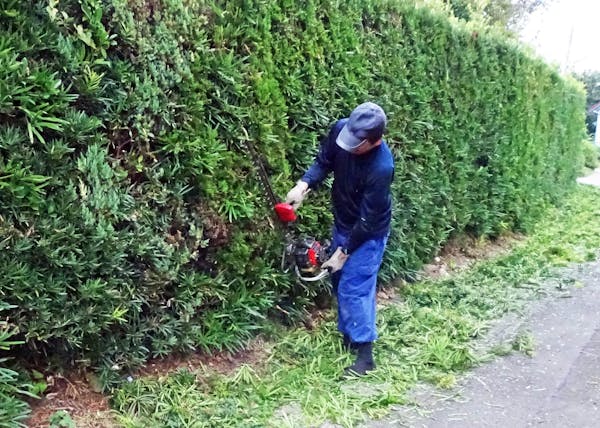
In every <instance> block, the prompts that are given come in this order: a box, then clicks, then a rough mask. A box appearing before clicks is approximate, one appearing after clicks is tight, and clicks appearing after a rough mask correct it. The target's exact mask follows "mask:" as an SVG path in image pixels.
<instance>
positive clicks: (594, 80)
mask: <svg viewBox="0 0 600 428" xmlns="http://www.w3.org/2000/svg"><path fill="white" fill-rule="evenodd" d="M575 77H576V78H577V79H578V80H580V81H581V82H583V84H584V85H585V92H586V101H585V108H586V115H585V124H586V125H587V130H588V132H589V133H590V134H592V135H593V134H594V133H595V132H596V123H597V120H598V117H597V115H596V114H595V113H592V112H590V111H588V110H589V108H590V107H591V106H593V105H594V104H596V103H598V102H600V71H586V72H584V73H582V74H579V75H576V76H575Z"/></svg>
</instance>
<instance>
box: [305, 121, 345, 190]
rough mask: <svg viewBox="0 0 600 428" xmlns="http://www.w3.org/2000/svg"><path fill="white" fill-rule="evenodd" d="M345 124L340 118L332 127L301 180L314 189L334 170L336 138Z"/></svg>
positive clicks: (336, 148)
mask: <svg viewBox="0 0 600 428" xmlns="http://www.w3.org/2000/svg"><path fill="white" fill-rule="evenodd" d="M344 124H345V121H343V120H339V121H337V122H336V123H335V125H333V126H332V127H331V130H330V131H329V134H328V135H327V137H326V138H325V139H324V140H323V141H322V142H321V147H320V149H319V153H318V154H317V157H316V158H315V161H314V162H313V164H312V165H311V166H310V168H308V170H307V171H306V173H305V174H304V175H303V176H302V178H301V179H300V181H304V182H305V183H307V184H308V187H309V188H311V189H314V188H315V187H317V186H318V185H319V184H321V182H323V180H324V179H325V177H327V175H328V174H329V173H330V172H331V171H332V170H333V162H334V161H335V154H336V151H337V150H338V146H337V144H336V142H335V140H336V138H337V136H338V134H339V133H340V131H341V129H342V128H343V127H344Z"/></svg>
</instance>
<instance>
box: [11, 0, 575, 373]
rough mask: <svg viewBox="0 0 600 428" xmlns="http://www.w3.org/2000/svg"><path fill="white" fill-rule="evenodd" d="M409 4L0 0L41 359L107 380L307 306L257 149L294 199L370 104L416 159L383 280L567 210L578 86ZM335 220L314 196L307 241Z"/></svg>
mask: <svg viewBox="0 0 600 428" xmlns="http://www.w3.org/2000/svg"><path fill="white" fill-rule="evenodd" d="M403 3H405V2H400V1H391V0H389V1H381V0H360V1H359V0H344V1H330V0H327V1H325V0H305V1H297V0H281V1H251V0H228V1H222V0H206V1H204V0H185V1H175V0H60V1H59V0H45V1H41V0H32V1H27V2H23V1H20V0H0V19H1V22H2V25H1V26H0V74H1V76H0V248H1V252H0V272H1V275H0V297H1V299H2V300H4V301H5V303H7V304H10V305H13V306H14V308H13V309H11V310H9V311H8V314H9V320H10V322H11V323H12V324H14V325H17V326H19V330H20V335H19V339H22V340H25V341H26V344H27V349H28V350H30V351H33V355H38V356H45V357H47V358H49V359H50V361H56V362H57V363H59V364H65V363H68V362H75V361H77V362H79V363H82V362H83V364H90V365H93V366H96V367H102V368H104V369H105V370H104V372H105V374H108V373H110V372H111V371H114V370H115V369H116V370H118V369H122V368H124V367H127V366H130V365H135V364H140V363H142V362H143V361H145V360H146V359H148V358H149V357H153V356H160V355H165V354H168V353H171V352H174V351H185V350H191V349H205V350H212V349H219V348H226V349H235V348H237V347H239V346H240V345H241V344H242V343H243V342H244V341H245V340H246V339H247V338H249V337H251V336H252V335H253V334H255V332H256V330H257V329H259V328H260V324H261V320H262V319H263V318H264V317H265V316H267V315H268V314H291V315H294V314H298V313H301V311H302V309H303V308H304V307H305V305H306V304H307V303H308V302H309V301H310V299H311V298H312V296H313V295H314V294H315V292H316V290H315V288H314V287H306V286H303V285H300V284H298V283H296V282H295V279H294V278H293V277H292V276H291V275H289V274H286V273H283V272H281V271H280V269H279V261H280V250H281V244H282V242H281V241H282V238H281V234H280V233H279V231H278V230H277V229H275V228H273V226H272V221H271V220H270V208H269V207H268V206H267V204H266V202H265V201H264V199H263V198H262V196H261V195H262V192H261V189H260V187H259V185H258V182H257V179H256V174H255V172H254V170H253V167H252V164H251V163H250V162H249V160H248V158H247V155H246V154H245V151H244V142H245V141H247V140H250V141H253V142H254V144H255V146H256V147H257V149H258V150H259V151H260V152H261V153H262V155H263V156H264V159H265V163H266V164H267V168H268V170H269V173H270V174H271V178H272V181H273V184H274V187H275V189H276V191H277V192H278V193H279V194H281V195H284V194H285V192H286V191H287V190H288V188H289V187H290V186H291V185H292V184H293V182H294V181H295V180H296V179H297V178H298V177H299V176H300V175H301V173H302V171H303V170H304V169H305V168H306V167H307V166H308V165H309V163H310V162H311V159H312V156H313V155H314V153H315V152H316V150H317V147H318V140H319V137H320V136H321V135H322V134H324V133H325V132H326V131H327V129H328V127H329V126H330V125H331V124H332V123H333V121H334V120H335V119H337V118H339V117H343V116H345V115H348V114H349V112H350V110H351V109H352V108H353V107H354V106H355V105H357V104H358V103H360V102H363V101H365V100H373V101H376V102H378V103H379V104H381V105H382V106H383V107H384V109H385V110H386V111H387V113H388V116H389V119H390V121H389V131H388V133H387V139H388V142H389V144H390V145H391V147H392V148H393V149H394V151H395V153H396V156H397V159H396V165H397V171H396V181H395V184H394V197H395V211H394V231H393V235H392V237H391V240H390V243H389V251H388V253H387V258H386V263H385V268H384V269H383V272H382V280H384V281H385V280H389V279H391V278H393V277H395V276H397V275H409V274H410V273H411V272H413V271H414V270H415V269H417V268H418V267H419V266H420V265H421V264H422V263H423V262H424V261H426V260H428V259H429V258H430V257H431V256H432V255H433V254H435V252H436V251H437V250H438V249H439V248H440V246H441V245H442V244H443V243H444V242H445V241H447V239H448V238H449V237H450V236H451V235H452V234H456V233H463V232H465V231H466V232H471V233H476V234H481V235H495V234H499V233H501V232H503V231H506V230H511V229H518V230H522V229H527V227H528V226H529V225H530V224H531V223H532V222H533V221H535V219H536V218H537V216H538V214H539V213H540V212H541V211H542V210H543V209H544V207H545V206H546V205H547V204H548V203H556V202H558V201H560V199H561V197H562V196H563V195H564V194H565V193H566V192H568V191H569V189H570V188H571V186H572V183H573V181H574V180H573V179H574V177H575V175H576V173H577V171H579V168H580V164H581V155H580V142H581V140H582V135H583V132H584V119H583V106H584V95H583V92H582V90H581V88H580V87H578V86H577V85H575V84H573V83H572V82H570V81H566V80H564V79H563V78H561V77H560V76H559V75H558V74H557V72H556V71H555V70H552V69H550V68H548V67H547V66H546V65H545V64H544V63H542V62H541V61H540V60H538V59H532V58H530V57H529V56H528V55H527V54H525V53H523V52H522V51H521V50H520V49H519V48H518V47H517V46H516V45H514V44H513V42H510V41H506V40H503V39H502V38H501V37H500V36H495V35H494V34H487V33H486V32H478V31H475V30H472V29H469V28H466V27H464V26H460V25H455V24H452V23H451V22H450V21H449V20H448V19H447V18H445V17H444V16H442V15H439V14H436V13H434V12H431V11H428V10H427V9H423V8H416V7H412V6H405V5H403ZM330 222H331V215H330V213H329V210H328V195H327V192H326V191H322V192H320V193H318V194H313V195H311V197H310V201H309V202H308V203H307V204H306V205H304V206H303V208H302V209H301V221H300V224H299V225H298V227H299V229H300V230H301V231H302V232H307V233H311V234H314V235H317V236H320V237H324V236H326V235H327V234H328V230H329V226H330Z"/></svg>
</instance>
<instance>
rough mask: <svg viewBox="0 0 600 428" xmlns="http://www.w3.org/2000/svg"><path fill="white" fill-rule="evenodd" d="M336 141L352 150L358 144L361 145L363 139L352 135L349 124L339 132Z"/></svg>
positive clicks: (344, 147) (347, 149)
mask: <svg viewBox="0 0 600 428" xmlns="http://www.w3.org/2000/svg"><path fill="white" fill-rule="evenodd" d="M335 142H336V144H337V145H338V146H340V147H341V148H342V149H344V150H346V151H349V152H350V151H352V150H354V149H355V148H357V147H358V146H360V144H361V143H362V140H361V139H359V138H356V137H355V136H354V135H352V133H351V132H350V130H349V129H348V125H345V126H344V127H343V128H342V130H341V131H340V133H339V134H338V137H337V138H336V140H335Z"/></svg>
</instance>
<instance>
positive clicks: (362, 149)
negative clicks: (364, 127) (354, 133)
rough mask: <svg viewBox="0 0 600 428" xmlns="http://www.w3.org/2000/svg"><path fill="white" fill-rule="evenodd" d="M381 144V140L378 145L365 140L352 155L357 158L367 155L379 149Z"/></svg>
mask: <svg viewBox="0 0 600 428" xmlns="http://www.w3.org/2000/svg"><path fill="white" fill-rule="evenodd" d="M379 144H381V140H379V141H378V142H376V143H371V142H370V141H369V140H367V139H364V140H362V141H361V143H360V144H359V145H358V146H356V147H355V148H354V149H353V150H352V151H351V152H350V153H352V154H353V155H357V156H360V155H364V154H365V153H368V152H369V151H371V150H372V149H374V148H375V147H377V146H378V145H379Z"/></svg>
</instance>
